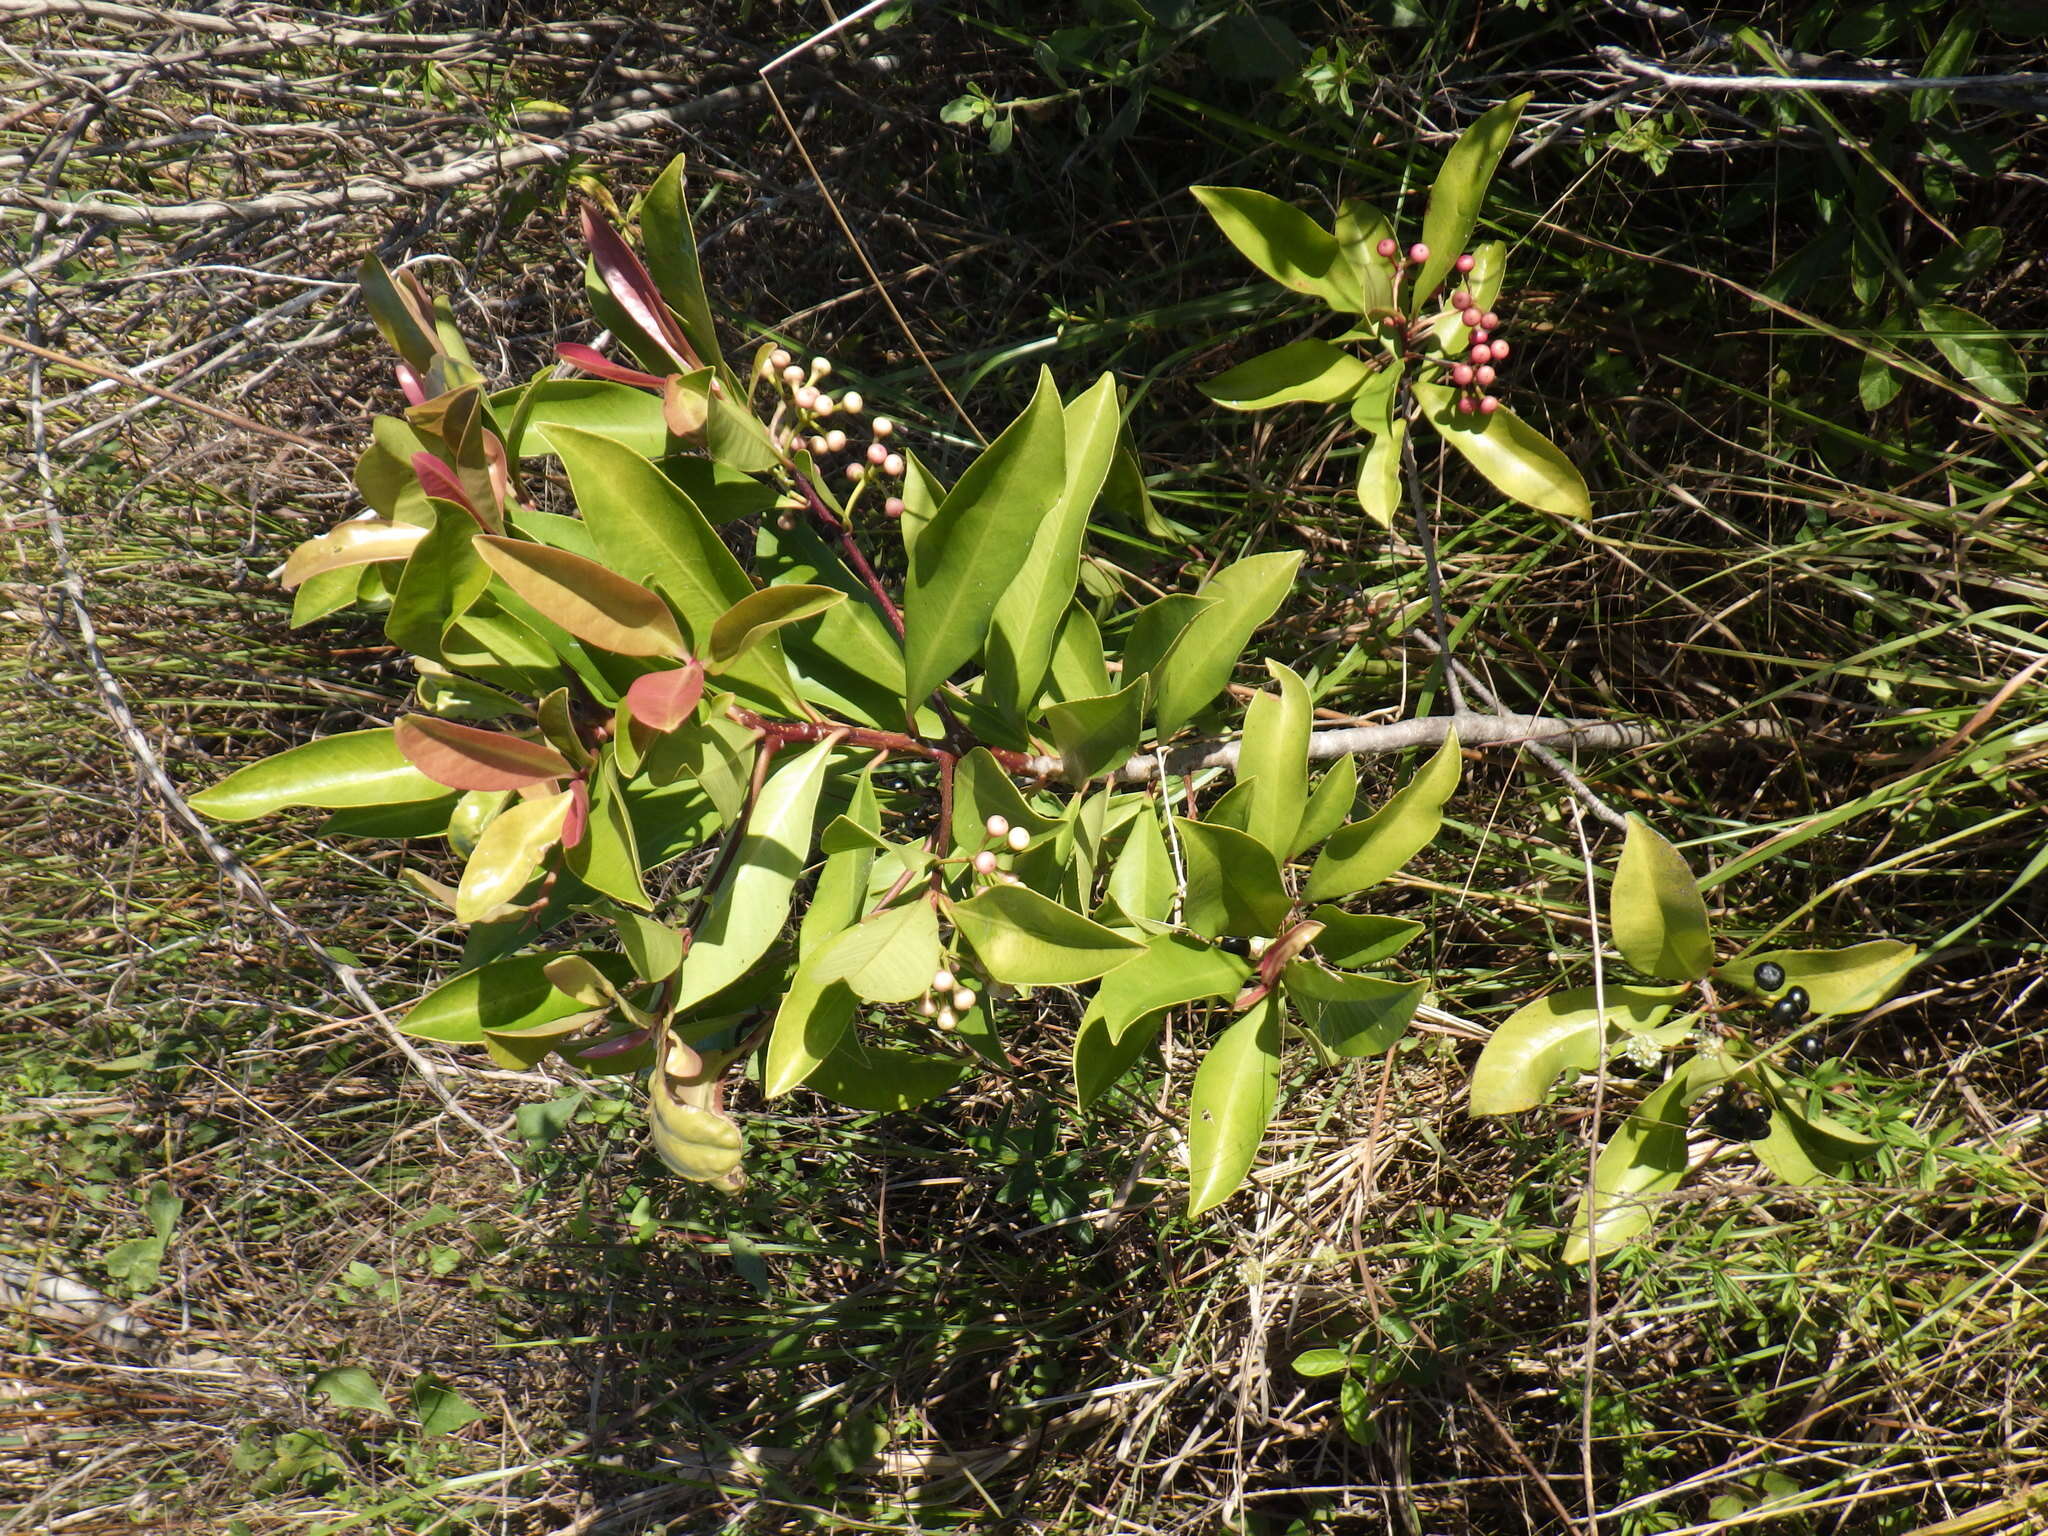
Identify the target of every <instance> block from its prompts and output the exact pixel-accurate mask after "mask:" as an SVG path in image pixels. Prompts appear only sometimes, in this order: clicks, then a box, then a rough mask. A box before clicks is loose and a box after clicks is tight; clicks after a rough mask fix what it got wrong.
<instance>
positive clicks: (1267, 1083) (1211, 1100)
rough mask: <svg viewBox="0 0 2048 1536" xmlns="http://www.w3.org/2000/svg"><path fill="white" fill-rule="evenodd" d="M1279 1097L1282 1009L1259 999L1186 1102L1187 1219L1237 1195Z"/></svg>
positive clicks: (1221, 1044) (1211, 1058) (1211, 1055)
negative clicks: (1188, 1216)
mask: <svg viewBox="0 0 2048 1536" xmlns="http://www.w3.org/2000/svg"><path fill="white" fill-rule="evenodd" d="M1279 1092H1280V1005H1279V1002H1278V1000H1277V999H1275V998H1273V997H1270V996H1268V997H1265V998H1262V999H1261V1000H1260V1001H1258V1002H1257V1003H1254V1004H1253V1005H1252V1006H1251V1007H1250V1008H1249V1009H1247V1010H1246V1011H1245V1013H1244V1014H1243V1016H1242V1017H1240V1018H1239V1019H1238V1021H1237V1022H1236V1023H1234V1024H1232V1025H1231V1026H1230V1028H1228V1029H1226V1030H1225V1031H1224V1032H1223V1033H1222V1034H1221V1035H1219V1036H1217V1038H1216V1043H1215V1044H1214V1045H1212V1046H1210V1047H1209V1051H1208V1054H1207V1055H1205V1056H1204V1057H1203V1058H1202V1064H1201V1065H1200V1066H1199V1067H1197V1068H1196V1069H1195V1082H1194V1087H1193V1090H1192V1091H1191V1093H1190V1094H1189V1098H1188V1214H1189V1215H1190V1216H1199V1215H1201V1214H1202V1212H1204V1211H1206V1210H1209V1209H1211V1208H1212V1207H1214V1206H1218V1205H1221V1204H1222V1203H1223V1202H1224V1201H1225V1200H1227V1199H1229V1198H1230V1197H1231V1195H1233V1194H1234V1193H1236V1191H1237V1189H1238V1186H1239V1185H1241V1184H1243V1183H1244V1180H1245V1175H1246V1174H1248V1173H1250V1172H1251V1169H1252V1163H1253V1161H1254V1160H1255V1159H1256V1158H1257V1157H1258V1154H1259V1143H1260V1142H1261V1141H1263V1140H1264V1139H1265V1136H1266V1126H1267V1125H1268V1123H1269V1122H1271V1120H1272V1118H1273V1105H1274V1102H1275V1101H1276V1100H1277V1099H1278V1097H1279Z"/></svg>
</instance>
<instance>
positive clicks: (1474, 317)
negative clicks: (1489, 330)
mask: <svg viewBox="0 0 2048 1536" xmlns="http://www.w3.org/2000/svg"><path fill="white" fill-rule="evenodd" d="M1458 318H1459V319H1460V320H1462V321H1464V322H1465V323H1466V324H1467V325H1477V324H1478V323H1479V311H1478V310H1476V309H1474V308H1472V307H1471V306H1470V305H1469V304H1468V305H1466V306H1465V313H1463V314H1462V315H1460V316H1458Z"/></svg>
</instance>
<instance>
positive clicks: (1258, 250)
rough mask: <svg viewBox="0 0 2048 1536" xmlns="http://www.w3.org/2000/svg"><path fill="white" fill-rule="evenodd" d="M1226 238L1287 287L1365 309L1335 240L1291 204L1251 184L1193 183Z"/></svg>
mask: <svg viewBox="0 0 2048 1536" xmlns="http://www.w3.org/2000/svg"><path fill="white" fill-rule="evenodd" d="M1189 190H1190V191H1191V192H1193V193H1194V194H1195V196H1196V197H1197V198H1199V199H1200V200H1201V203H1202V206H1203V207H1204V208H1206V209H1208V210H1209V217H1210V218H1212V219H1214V220H1215V221H1216V226H1217V228H1219V229H1221V230H1222V231H1223V234H1224V238H1226V239H1227V240H1229V241H1230V243H1231V244H1232V245H1234V246H1236V247H1237V248H1238V250H1239V251H1240V252H1242V253H1243V254H1244V257H1245V259H1246V260H1248V261H1249V262H1251V264H1252V265H1253V266H1255V267H1257V268H1258V269H1259V270H1260V271H1261V272H1263V273H1265V274H1266V276H1268V277H1270V278H1272V279H1273V281H1274V282H1276V283H1278V284H1279V285H1280V286H1281V287H1283V288H1291V289H1293V290H1294V291H1295V292H1296V293H1306V294H1313V295H1314V296H1315V297H1317V298H1319V299H1321V300H1322V301H1323V302H1324V303H1326V304H1328V305H1329V306H1330V307H1331V308H1332V309H1336V310H1341V311H1343V312H1345V313H1348V314H1357V313H1359V312H1360V311H1361V310H1363V309H1364V308H1365V299H1364V297H1363V295H1362V294H1361V293H1360V291H1359V286H1358V278H1357V276H1356V275H1355V274H1354V273H1353V272H1352V270H1351V265H1350V263H1349V262H1347V261H1346V260H1345V259H1344V254H1343V252H1342V251H1341V250H1340V249H1339V248H1338V245H1337V238H1336V236H1334V235H1332V234H1331V233H1330V232H1329V231H1328V230H1326V229H1324V228H1323V227H1322V225H1320V224H1318V223H1316V221H1315V220H1314V219H1312V218H1310V217H1309V216H1308V215H1307V214H1305V213H1303V212H1302V211H1301V210H1300V209H1299V208H1296V207H1295V206H1294V205H1293V204H1291V203H1283V202H1281V201H1280V199H1279V198H1277V197H1273V196H1271V195H1269V194H1267V193H1265V192H1255V191H1253V190H1251V189H1250V188H1248V187H1191V188H1189Z"/></svg>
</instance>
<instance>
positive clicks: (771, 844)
mask: <svg viewBox="0 0 2048 1536" xmlns="http://www.w3.org/2000/svg"><path fill="white" fill-rule="evenodd" d="M833 750H834V748H833V745H832V743H830V742H820V743H818V744H817V745H816V746H814V747H812V748H810V749H809V750H808V751H806V752H805V753H804V754H803V755H802V756H800V757H798V758H796V759H795V760H794V761H792V762H788V763H785V764H783V766H782V767H780V768H778V769H776V770H775V771H774V772H773V773H771V774H770V775H769V776H768V782H767V783H766V784H765V785H763V786H762V789H761V795H760V798H759V800H757V801H756V802H755V805H754V809H753V814H752V815H750V816H749V817H748V818H747V827H746V834H745V835H744V836H743V837H742V838H741V839H740V844H739V848H738V850H737V851H736V853H735V854H734V857H733V861H732V864H731V866H730V867H729V868H728V869H727V871H726V874H725V877H724V879H723V880H721V881H720V882H719V885H718V888H717V889H716V890H714V891H713V892H712V893H711V902H710V905H709V907H708V908H707V909H706V911H705V914H704V920H703V922H702V923H700V924H699V925H698V927H697V931H696V936H695V938H694V939H693V941H692V942H691V945H690V952H689V953H688V954H687V955H685V956H684V957H683V967H682V970H681V971H680V972H679V973H678V975H677V987H676V996H675V1000H674V1006H675V1007H676V1009H677V1010H678V1011H680V1010H682V1009H686V1008H693V1007H695V1006H696V1005H697V1004H698V1003H701V1002H702V1001H704V999H706V998H708V997H710V996H712V995H713V994H714V993H716V992H718V991H720V990H722V989H723V988H725V987H728V986H730V985H732V983H734V982H735V981H737V980H739V978H740V977H742V976H743V975H745V974H746V973H747V972H748V971H749V970H750V969H751V968H752V967H753V965H754V964H755V962H756V961H758V960H759V959H760V958H761V957H762V956H763V955H765V954H766V953H767V952H768V949H769V946H770V945H772V944H773V943H774V942H775V939H776V937H777V935H779V934H780V933H781V932H782V926H783V924H784V923H785V922H786V921H787V920H788V918H789V905H790V897H791V895H792V894H793V893H794V891H795V889H796V882H797V877H798V876H800V875H801V874H802V873H803V869H804V863H805V861H806V859H807V858H808V857H809V855H810V848H811V831H812V828H813V826H814V824H815V822H816V820H817V812H818V792H819V790H820V789H822V788H823V786H824V782H825V770H826V768H827V767H828V766H829V765H830V763H831V760H832V753H833Z"/></svg>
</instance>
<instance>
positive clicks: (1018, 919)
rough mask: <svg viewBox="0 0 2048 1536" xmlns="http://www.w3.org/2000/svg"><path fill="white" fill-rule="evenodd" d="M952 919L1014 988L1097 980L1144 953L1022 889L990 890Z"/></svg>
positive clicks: (992, 970) (962, 905)
mask: <svg viewBox="0 0 2048 1536" xmlns="http://www.w3.org/2000/svg"><path fill="white" fill-rule="evenodd" d="M952 918H953V924H954V926H955V927H956V928H958V929H959V930H960V933H961V935H962V936H963V937H964V938H965V939H966V940H967V942H968V943H969V944H971V945H973V946H974V952H975V954H976V955H977V956H979V957H980V959H981V963H982V966H983V967H984V968H985V969H986V970H987V972H988V974H989V975H990V976H991V977H993V978H994V979H995V980H997V981H1000V982H1006V983H1008V984H1009V985H1010V986H1014V987H1051V986H1071V985H1073V984H1074V983H1076V982H1082V981H1093V980H1094V979H1095V978H1096V977H1098V976H1101V975H1104V974H1106V973H1107V972H1110V971H1113V970H1115V969H1116V968H1117V967H1118V966H1120V965H1123V964H1125V963H1127V962H1128V961H1130V960H1132V959H1133V958H1135V957H1136V956H1137V955H1138V954H1140V953H1141V952H1142V948H1143V946H1141V945H1140V944H1138V943H1137V942H1136V941H1135V940H1132V939H1127V938H1125V937H1124V936H1123V935H1122V934H1119V933H1115V932H1112V931H1111V930H1110V929H1108V928H1105V927H1103V926H1102V925H1101V924H1100V923H1095V922H1091V921H1089V920H1088V919H1087V918H1085V917H1083V916H1081V914H1080V913H1078V912H1074V911H1071V910H1069V909H1068V908H1066V907H1063V906H1061V905H1060V904H1059V903H1058V902H1055V901H1048V900H1047V899H1046V898H1045V897H1043V896H1041V895H1039V894H1038V893H1037V892H1036V891H1032V890H1027V889H1025V888H1024V887H1023V886H1021V885H996V886H990V887H989V888H988V889H987V890H985V891H983V892H981V893H980V894H979V895H978V896H975V897H973V898H972V899H971V900H968V901H963V902H958V903H956V904H955V905H954V907H953V909H952Z"/></svg>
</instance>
